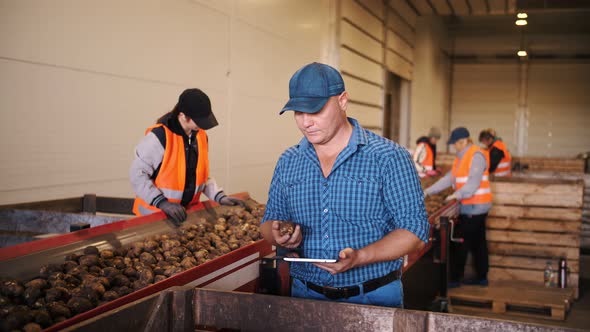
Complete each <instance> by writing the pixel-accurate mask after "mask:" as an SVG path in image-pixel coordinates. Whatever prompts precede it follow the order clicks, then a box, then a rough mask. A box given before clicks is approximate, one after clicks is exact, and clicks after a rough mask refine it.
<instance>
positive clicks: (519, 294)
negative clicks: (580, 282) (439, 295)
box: [449, 281, 574, 320]
mask: <svg viewBox="0 0 590 332" xmlns="http://www.w3.org/2000/svg"><path fill="white" fill-rule="evenodd" d="M573 293H574V291H573V289H571V288H568V289H561V288H546V287H543V286H531V285H529V284H526V283H522V282H512V281H511V282H497V283H494V284H491V285H490V286H489V287H481V286H461V287H459V288H453V289H450V290H449V299H450V303H451V310H452V309H462V310H463V309H467V310H468V311H479V312H492V313H497V314H506V315H515V316H525V317H534V318H545V319H551V320H565V316H566V313H567V311H569V309H570V305H571V303H572V302H573V298H574V294H573Z"/></svg>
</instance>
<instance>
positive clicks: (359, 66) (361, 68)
mask: <svg viewBox="0 0 590 332" xmlns="http://www.w3.org/2000/svg"><path fill="white" fill-rule="evenodd" d="M340 69H342V70H344V71H346V72H349V73H352V74H354V75H356V76H359V77H362V78H364V79H366V80H369V81H371V82H374V83H377V84H380V85H383V69H382V68H381V66H380V65H378V64H376V63H374V62H371V61H369V60H367V59H365V58H363V57H361V56H359V55H357V54H355V53H353V52H351V51H349V50H347V49H345V48H341V50H340Z"/></svg>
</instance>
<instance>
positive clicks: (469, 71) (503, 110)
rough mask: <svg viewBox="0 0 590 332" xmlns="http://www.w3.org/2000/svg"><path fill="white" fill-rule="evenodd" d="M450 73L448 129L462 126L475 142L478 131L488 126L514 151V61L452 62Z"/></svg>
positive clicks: (515, 83)
mask: <svg viewBox="0 0 590 332" xmlns="http://www.w3.org/2000/svg"><path fill="white" fill-rule="evenodd" d="M452 75H453V88H452V96H451V100H452V114H451V130H452V128H456V127H460V126H462V127H466V128H467V129H469V132H470V133H471V137H472V138H473V139H474V141H475V142H476V143H477V139H478V137H479V132H480V131H481V130H483V129H485V128H490V127H491V128H494V129H496V132H497V133H498V136H500V137H502V140H503V141H504V143H506V145H507V147H508V149H509V150H510V151H512V152H514V151H516V144H515V142H516V140H515V134H516V131H515V127H516V125H515V124H516V111H517V107H518V89H519V76H518V75H519V67H518V64H517V63H515V62H513V63H507V64H502V63H497V64H469V63H467V64H465V63H455V64H453V74H452Z"/></svg>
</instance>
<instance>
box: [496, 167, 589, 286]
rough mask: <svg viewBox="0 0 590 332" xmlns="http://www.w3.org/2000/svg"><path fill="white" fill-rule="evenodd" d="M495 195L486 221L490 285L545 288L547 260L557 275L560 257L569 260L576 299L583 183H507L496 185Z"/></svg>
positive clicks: (537, 180)
mask: <svg viewBox="0 0 590 332" xmlns="http://www.w3.org/2000/svg"><path fill="white" fill-rule="evenodd" d="M492 192H493V194H494V199H493V207H492V210H491V211H490V214H489V217H488V222H487V229H488V230H487V239H488V248H489V252H490V272H489V279H490V281H491V282H493V281H506V280H520V281H527V282H530V283H531V284H537V285H542V284H543V272H544V269H545V265H546V262H548V261H550V262H551V265H552V268H553V270H555V271H557V270H558V266H559V265H558V264H559V259H560V258H565V259H567V265H568V267H569V280H568V281H569V282H568V287H569V288H571V289H573V291H574V293H575V294H576V297H577V294H578V281H579V268H580V266H579V258H580V230H581V223H582V204H583V200H582V197H583V192H584V184H583V182H582V181H572V180H543V179H518V178H515V179H505V180H501V181H494V182H492ZM556 274H557V273H556Z"/></svg>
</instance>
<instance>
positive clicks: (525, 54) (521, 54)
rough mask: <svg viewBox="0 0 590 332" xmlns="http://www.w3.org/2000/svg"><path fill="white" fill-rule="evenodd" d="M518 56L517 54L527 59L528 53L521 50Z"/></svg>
mask: <svg viewBox="0 0 590 332" xmlns="http://www.w3.org/2000/svg"><path fill="white" fill-rule="evenodd" d="M516 54H517V55H518V56H520V57H525V56H527V53H526V51H523V50H520V51H518V52H517V53H516Z"/></svg>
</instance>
